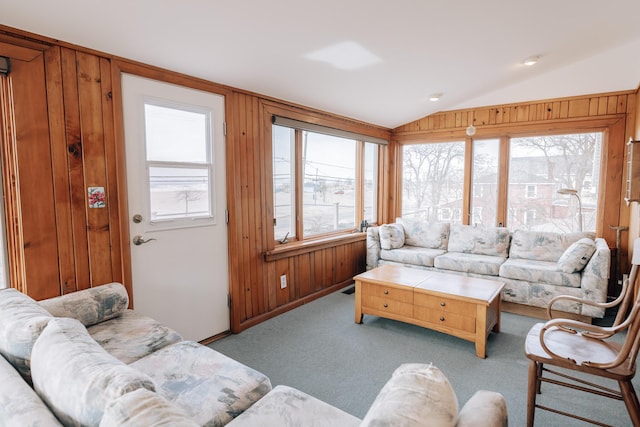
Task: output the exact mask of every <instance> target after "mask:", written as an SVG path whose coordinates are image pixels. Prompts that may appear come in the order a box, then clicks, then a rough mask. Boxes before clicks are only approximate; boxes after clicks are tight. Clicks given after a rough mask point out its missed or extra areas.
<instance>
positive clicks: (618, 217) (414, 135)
mask: <svg viewBox="0 0 640 427" xmlns="http://www.w3.org/2000/svg"><path fill="white" fill-rule="evenodd" d="M638 102H639V100H638V94H637V92H636V91H625V92H616V93H605V94H594V95H585V96H576V97H568V98H559V99H550V100H542V101H532V102H523V103H515V104H506V105H495V106H486V107H478V108H470V109H464V110H455V111H445V112H441V113H436V114H432V115H430V116H427V117H424V118H422V119H419V120H416V121H414V122H411V123H407V124H405V125H403V126H400V127H398V128H396V129H394V130H393V136H394V138H393V139H394V141H393V154H392V155H391V156H392V157H393V158H394V159H395V162H396V163H397V162H398V161H399V159H400V150H401V146H402V144H410V143H416V142H422V141H443V140H467V141H470V138H469V137H468V136H467V135H466V133H465V129H466V127H467V126H469V125H472V124H473V125H474V126H475V127H476V129H477V132H476V135H475V136H474V138H494V137H509V136H523V135H532V134H549V133H560V132H573V131H576V130H584V131H590V130H599V131H604V132H605V147H606V151H605V152H604V153H603V157H602V161H603V168H602V177H601V188H600V189H601V200H600V206H599V211H600V212H601V215H600V216H599V219H598V225H597V229H596V232H597V234H598V235H599V236H602V237H604V238H605V239H606V240H607V242H608V243H609V246H610V247H615V242H616V233H615V231H614V230H612V229H611V228H610V227H609V225H622V226H631V228H632V230H631V232H630V235H634V233H637V232H638V230H637V226H633V222H634V221H637V219H635V217H634V216H633V215H632V214H635V215H637V212H636V209H637V208H636V209H633V207H629V206H627V205H626V203H625V201H624V191H625V189H624V186H623V184H624V179H623V177H624V176H625V174H626V162H625V160H626V159H625V156H626V150H625V144H626V142H627V141H628V140H629V137H630V136H632V135H634V134H637V133H638V130H637V125H636V115H637V109H638ZM393 176H394V178H395V182H394V183H392V186H394V188H396V194H399V193H397V191H398V190H397V189H398V188H400V187H399V186H400V181H401V179H402V177H401V176H400V173H399V171H398V170H397V169H396V173H395V174H394V175H393ZM390 209H391V210H392V211H393V214H394V215H398V214H399V212H400V210H401V201H400V200H395V201H394V203H393V205H392V206H391V207H390ZM634 228H635V230H633V229H634ZM635 235H637V234H635ZM622 240H623V241H622V244H621V255H622V260H623V270H624V269H626V270H628V268H629V265H628V259H627V258H628V257H627V254H628V250H629V240H628V239H627V238H626V236H623V239H622Z"/></svg>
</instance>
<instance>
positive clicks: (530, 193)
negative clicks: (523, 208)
mask: <svg viewBox="0 0 640 427" xmlns="http://www.w3.org/2000/svg"><path fill="white" fill-rule="evenodd" d="M537 194H538V187H536V186H535V185H527V199H535V198H536V196H537Z"/></svg>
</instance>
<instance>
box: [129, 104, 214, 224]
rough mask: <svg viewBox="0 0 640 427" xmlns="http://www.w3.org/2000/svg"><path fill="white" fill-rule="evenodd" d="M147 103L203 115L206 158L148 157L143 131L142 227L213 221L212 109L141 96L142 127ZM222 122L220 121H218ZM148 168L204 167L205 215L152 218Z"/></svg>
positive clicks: (208, 222) (145, 118) (145, 119)
mask: <svg viewBox="0 0 640 427" xmlns="http://www.w3.org/2000/svg"><path fill="white" fill-rule="evenodd" d="M147 105H152V106H157V107H161V108H168V109H175V110H180V111H187V112H191V113H196V114H202V115H204V116H205V132H206V141H205V144H206V147H205V149H206V154H205V156H206V161H204V162H190V161H167V160H149V157H148V150H147V147H148V142H147V135H146V131H145V135H144V143H143V144H141V148H140V149H141V150H142V151H143V154H142V155H143V157H142V158H143V159H144V165H145V166H144V167H145V180H144V183H143V195H144V196H143V197H144V200H143V202H144V205H143V206H144V208H143V217H144V218H147V220H146V221H144V223H143V225H144V230H145V232H152V231H155V230H174V229H181V228H191V227H204V226H211V225H216V223H217V218H216V215H215V212H216V205H215V197H216V193H215V161H216V159H215V156H214V153H213V143H214V141H213V138H214V136H213V130H214V126H215V125H216V124H215V123H213V115H212V112H211V111H209V110H208V109H206V108H202V107H199V106H196V105H191V104H177V103H174V102H169V101H166V100H164V99H157V98H153V97H145V98H144V99H142V100H141V106H142V108H143V112H142V117H143V120H144V125H143V126H144V127H146V121H147V117H146V112H145V108H146V106H147ZM218 125H221V124H218ZM151 168H167V169H181V168H183V169H200V170H204V171H207V176H208V182H207V191H208V193H209V203H208V208H209V213H208V214H207V215H200V216H191V217H190V216H181V217H178V218H167V219H160V220H158V219H156V220H152V219H151V217H152V215H151V176H150V173H151V172H150V170H151Z"/></svg>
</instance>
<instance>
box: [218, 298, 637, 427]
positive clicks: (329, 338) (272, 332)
mask: <svg viewBox="0 0 640 427" xmlns="http://www.w3.org/2000/svg"><path fill="white" fill-rule="evenodd" d="M353 302H354V295H352V294H345V293H343V292H336V293H333V294H331V295H328V296H326V297H323V298H321V299H318V300H316V301H313V302H311V303H309V304H306V305H303V306H301V307H299V308H296V309H295V310H292V311H289V312H287V313H285V314H283V315H280V316H278V317H276V318H273V319H270V320H268V321H266V322H263V323H261V324H259V325H257V326H254V327H252V328H250V329H248V330H246V331H243V332H242V333H240V334H237V335H231V336H229V337H226V338H223V339H221V340H219V341H217V342H214V343H212V344H210V345H209V346H210V347H211V348H213V349H215V350H218V351H220V352H221V353H223V354H226V355H228V356H229V357H232V358H234V359H236V360H238V361H240V362H242V363H244V364H246V365H248V366H250V367H252V368H254V369H257V370H258V371H260V372H263V373H264V374H265V375H267V376H268V377H269V378H270V379H271V382H272V384H273V385H274V386H276V385H278V384H286V385H289V386H291V387H295V388H297V389H299V390H302V391H304V392H306V393H308V394H310V395H312V396H315V397H317V398H319V399H321V400H323V401H325V402H327V403H330V404H332V405H334V406H336V407H338V408H340V409H342V410H344V411H346V412H348V413H350V414H353V415H355V416H357V417H359V418H362V417H363V416H364V415H365V413H366V412H367V410H368V408H369V406H370V405H371V403H372V402H373V400H374V399H375V397H376V395H377V394H378V391H379V390H380V389H381V388H382V386H383V385H384V383H385V382H386V381H387V380H388V378H389V377H390V375H391V373H392V372H393V371H394V369H395V368H396V367H398V366H399V365H400V364H402V363H407V362H422V363H433V364H434V365H436V366H437V367H438V368H440V369H441V370H442V371H443V372H444V373H445V375H446V376H447V377H448V378H449V381H450V382H451V384H452V385H453V388H454V390H455V392H456V395H457V397H458V402H459V406H460V407H462V405H463V404H464V403H465V402H466V401H467V399H469V397H471V395H472V394H473V393H474V392H475V391H476V390H479V389H485V390H492V391H498V392H500V393H502V394H503V395H504V396H505V398H506V400H507V407H508V411H509V425H511V426H524V425H525V421H526V405H527V402H526V399H527V367H528V360H527V359H526V358H525V356H524V351H523V346H524V337H525V335H526V333H527V332H528V330H529V329H530V328H531V326H532V325H533V324H534V323H537V322H539V321H540V320H538V319H533V318H529V317H526V316H519V315H515V314H511V313H503V314H502V324H501V332H500V333H499V334H495V333H492V334H491V335H490V336H489V339H488V342H487V358H486V359H480V358H478V357H476V355H475V346H474V344H473V343H472V342H469V341H465V340H462V339H459V338H455V337H451V336H448V335H445V334H442V333H439V332H435V331H431V330H428V329H425V328H421V327H418V326H413V325H408V324H404V323H402V322H397V321H393V320H387V319H382V318H378V317H375V316H369V315H365V316H364V322H363V324H361V325H358V324H356V323H354V309H353V306H354V304H353ZM609 384H610V385H611V386H612V387H616V386H615V384H611V383H609ZM634 385H635V387H636V389H639V385H638V381H634ZM538 401H539V402H540V403H541V404H547V405H549V406H558V407H562V408H565V409H566V408H571V410H572V411H575V412H577V413H580V414H581V415H584V416H590V417H598V419H599V420H602V421H605V422H607V423H610V424H612V425H616V426H628V425H631V422H630V421H629V418H628V415H627V412H626V409H625V407H624V404H623V403H622V402H617V401H613V400H611V399H605V398H602V397H597V396H591V395H587V394H585V393H581V392H578V391H573V390H569V389H566V388H558V387H555V386H552V385H548V384H543V388H542V395H540V396H539V398H538ZM535 425H536V426H584V425H586V424H585V423H582V422H579V421H577V420H572V419H570V418H566V417H560V416H558V415H555V414H552V413H549V412H546V411H540V410H538V411H536V423H535Z"/></svg>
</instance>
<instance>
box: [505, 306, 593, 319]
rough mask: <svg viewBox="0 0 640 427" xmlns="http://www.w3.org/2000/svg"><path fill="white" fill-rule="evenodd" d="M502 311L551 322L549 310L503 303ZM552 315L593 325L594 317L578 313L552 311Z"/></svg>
mask: <svg viewBox="0 0 640 427" xmlns="http://www.w3.org/2000/svg"><path fill="white" fill-rule="evenodd" d="M501 307H502V311H506V312H507V313H513V314H520V315H523V316H529V317H535V318H537V319H544V320H549V317H548V316H547V309H546V308H542V307H533V306H530V305H525V304H517V303H514V302H508V301H502V303H501ZM551 314H552V315H553V317H554V318H562V319H573V320H578V321H580V322H583V323H591V322H592V321H593V318H592V317H589V316H585V315H582V314H577V313H567V312H566V311H559V310H551Z"/></svg>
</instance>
